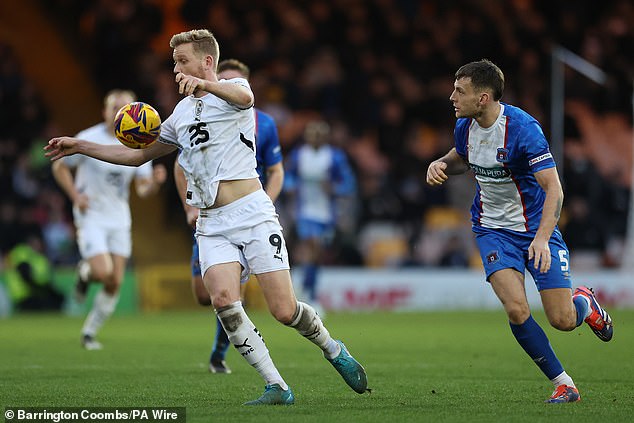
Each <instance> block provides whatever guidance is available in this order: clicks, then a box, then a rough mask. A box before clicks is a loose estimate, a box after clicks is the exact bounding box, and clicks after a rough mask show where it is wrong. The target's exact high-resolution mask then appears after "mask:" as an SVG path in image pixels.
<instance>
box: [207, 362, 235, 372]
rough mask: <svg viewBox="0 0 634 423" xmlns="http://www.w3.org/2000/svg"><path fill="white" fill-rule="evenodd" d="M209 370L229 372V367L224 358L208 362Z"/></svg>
mask: <svg viewBox="0 0 634 423" xmlns="http://www.w3.org/2000/svg"><path fill="white" fill-rule="evenodd" d="M209 371H210V372H211V373H226V374H229V373H231V369H230V368H229V366H227V363H225V361H224V360H212V361H210V362H209Z"/></svg>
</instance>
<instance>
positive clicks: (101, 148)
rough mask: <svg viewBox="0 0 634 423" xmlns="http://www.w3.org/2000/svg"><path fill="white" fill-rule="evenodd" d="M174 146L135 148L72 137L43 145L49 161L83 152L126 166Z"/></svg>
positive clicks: (157, 155)
mask: <svg viewBox="0 0 634 423" xmlns="http://www.w3.org/2000/svg"><path fill="white" fill-rule="evenodd" d="M175 149H176V147H174V146H170V145H167V144H163V143H160V142H155V143H153V144H151V145H150V146H149V147H147V148H144V149H139V150H135V149H132V148H129V147H126V146H124V145H102V144H95V143H93V142H89V141H84V140H80V139H78V138H73V137H56V138H51V139H50V140H49V142H48V144H46V145H45V146H44V150H45V151H46V153H45V154H44V155H45V156H46V157H48V158H50V159H51V161H55V160H59V159H61V158H62V157H65V156H72V155H73V154H83V155H85V156H89V157H93V158H95V159H98V160H102V161H104V162H108V163H113V164H120V165H126V166H140V165H142V164H143V163H145V162H148V161H150V160H153V159H156V158H158V157H161V156H164V155H166V154H169V153H171V152H172V151H174V150H175Z"/></svg>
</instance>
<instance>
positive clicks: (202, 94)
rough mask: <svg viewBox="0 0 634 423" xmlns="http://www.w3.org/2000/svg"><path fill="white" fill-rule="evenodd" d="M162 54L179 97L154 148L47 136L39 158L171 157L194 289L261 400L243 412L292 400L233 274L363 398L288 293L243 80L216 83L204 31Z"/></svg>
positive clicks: (361, 378) (352, 370)
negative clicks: (192, 251) (180, 184)
mask: <svg viewBox="0 0 634 423" xmlns="http://www.w3.org/2000/svg"><path fill="white" fill-rule="evenodd" d="M170 46H171V47H172V48H173V49H174V51H173V57H174V73H175V74H176V77H175V80H176V83H177V85H178V90H179V93H181V94H184V95H185V96H186V97H185V98H183V99H182V100H181V101H180V102H179V103H178V104H177V105H176V107H175V109H174V112H173V113H172V115H171V116H169V117H168V118H167V119H166V120H165V121H164V122H163V125H162V127H161V136H160V138H159V141H160V142H155V143H153V144H151V145H150V146H148V147H147V148H145V149H141V150H133V149H130V148H127V147H125V146H123V145H118V146H117V145H108V146H105V145H99V144H95V143H91V142H87V141H84V140H80V139H77V138H71V137H57V138H52V139H51V140H49V142H48V144H47V146H46V147H45V150H46V151H47V153H46V156H47V157H50V158H51V160H58V159H60V158H62V157H65V156H68V155H72V154H76V153H80V154H84V155H89V156H91V157H95V158H98V159H100V160H104V161H108V162H114V163H118V164H125V165H130V166H139V165H141V164H143V163H145V162H148V161H150V160H153V159H156V158H158V157H161V156H164V155H166V154H170V153H172V152H174V151H175V150H176V149H179V150H180V154H179V156H178V161H179V164H180V165H181V166H182V168H183V170H184V171H185V176H186V179H187V182H188V184H187V193H186V199H187V202H188V204H189V205H190V206H193V207H196V208H198V209H200V212H199V214H198V221H197V223H196V241H197V242H198V246H199V248H200V267H201V272H202V274H203V281H204V284H205V286H206V288H207V290H208V291H209V295H210V297H211V300H212V305H213V307H214V309H215V311H216V314H217V315H218V317H219V318H220V321H221V322H222V326H223V327H224V329H225V331H226V332H227V335H228V336H229V340H230V341H231V343H232V344H233V345H234V346H235V347H236V349H237V350H238V351H239V352H240V354H241V355H242V356H243V357H244V358H245V360H247V362H248V363H249V364H250V365H251V366H252V367H253V368H254V369H256V371H257V372H258V373H259V374H260V376H261V377H262V378H263V379H264V381H265V383H266V386H265V389H264V393H263V394H262V395H261V396H260V397H259V398H257V399H255V400H253V401H249V402H247V403H245V405H273V404H293V403H294V401H295V397H294V395H293V392H292V390H291V388H290V387H289V386H288V385H287V384H286V382H285V381H284V379H283V378H282V376H281V375H280V373H279V371H278V370H277V367H276V366H275V365H274V364H273V360H272V359H271V356H270V354H269V351H268V349H267V347H266V345H265V343H264V340H263V338H262V336H261V335H260V333H259V331H258V329H257V328H256V327H255V325H254V324H253V322H252V321H251V319H249V316H248V315H247V314H246V312H245V310H244V308H243V307H242V303H241V301H240V276H241V273H242V270H243V269H249V270H250V271H251V272H253V273H254V274H255V275H256V276H257V278H258V282H259V283H260V286H261V287H262V292H263V294H264V298H265V299H266V302H267V304H268V306H269V310H270V311H271V314H272V315H273V316H274V317H275V318H276V319H277V320H278V321H279V322H281V323H283V324H285V325H287V326H290V327H292V328H294V329H295V330H297V331H298V332H299V333H300V334H301V335H302V336H304V337H305V338H306V339H308V340H310V341H311V342H312V343H314V344H315V345H317V346H318V347H319V348H320V349H321V350H322V351H323V355H324V357H325V358H326V360H328V362H330V363H331V364H332V365H333V366H334V367H335V369H336V370H337V371H338V372H339V374H340V375H341V376H342V377H343V379H344V381H345V382H346V383H347V384H348V386H350V387H351V388H352V389H353V390H354V391H355V392H357V393H360V394H361V393H364V392H366V391H367V390H368V387H367V376H366V373H365V370H364V369H363V367H362V366H361V365H360V364H359V363H358V362H357V361H356V360H355V359H354V358H353V357H352V356H351V355H350V354H349V353H348V351H347V349H346V348H345V346H344V345H343V343H342V342H341V341H336V340H334V339H333V338H332V337H331V336H330V333H329V332H328V330H327V329H326V328H325V327H324V325H323V323H322V321H321V319H320V318H319V316H318V315H317V313H315V310H313V308H312V307H311V306H310V305H308V304H305V303H302V302H299V301H297V299H296V297H295V293H294V292H293V284H292V282H291V277H290V271H289V261H288V253H287V251H286V243H285V241H284V237H283V235H282V227H281V226H280V224H279V221H278V218H277V213H276V210H275V206H274V205H273V202H272V201H271V198H270V197H269V196H268V195H267V194H266V193H265V192H264V190H263V189H262V184H261V183H260V180H259V178H258V173H257V171H256V169H255V168H256V159H255V116H254V113H253V110H252V107H253V103H254V98H253V92H252V91H251V88H250V87H249V83H248V81H247V80H246V79H242V78H235V79H232V80H229V81H227V80H221V81H219V80H218V77H217V74H216V68H217V63H218V57H219V47H218V43H217V41H216V39H215V37H214V36H213V35H212V34H211V32H209V31H207V30H193V31H188V32H182V33H180V34H176V35H174V36H173V37H172V39H171V40H170Z"/></svg>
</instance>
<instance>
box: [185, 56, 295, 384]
mask: <svg viewBox="0 0 634 423" xmlns="http://www.w3.org/2000/svg"><path fill="white" fill-rule="evenodd" d="M250 73H251V71H250V70H249V67H248V66H247V65H245V64H244V63H242V62H240V61H238V60H236V59H227V60H223V61H221V62H220V63H218V79H227V80H229V79H233V78H244V79H246V80H248V79H249V75H250ZM254 113H255V145H256V148H255V157H256V160H257V171H258V175H259V176H260V182H261V183H262V186H263V187H264V191H265V192H266V193H267V194H268V196H269V197H271V201H273V202H275V200H277V197H278V196H279V194H280V191H281V190H282V184H283V182H284V166H283V165H282V149H281V147H280V140H279V137H278V135H277V127H276V126H275V121H274V120H273V118H272V117H271V116H270V115H268V114H266V113H264V112H263V111H261V110H259V109H257V108H254ZM174 180H175V181H176V187H177V189H178V193H179V195H180V198H181V201H182V202H183V207H184V209H185V214H186V216H187V223H189V224H190V225H191V226H193V227H194V228H195V227H196V220H197V219H198V209H197V208H195V207H192V206H190V205H188V204H187V200H186V198H185V196H186V192H187V180H186V179H185V174H184V173H183V169H182V168H181V167H180V165H179V164H178V161H175V162H174ZM191 268H192V291H193V293H194V296H195V297H196V300H197V301H198V304H200V305H202V306H209V305H211V298H209V292H207V289H206V288H205V285H204V284H203V278H202V275H201V273H200V262H199V251H198V244H197V243H196V240H195V239H194V243H193V246H192V258H191ZM243 273H244V272H243ZM244 278H248V273H246V274H245V275H244V277H243V279H244ZM245 283H246V281H245ZM245 283H242V284H241V290H240V291H241V297H242V298H243V299H244V293H245V292H244V291H245V289H244V288H245V287H246V284H245ZM229 345H230V342H229V338H228V337H227V333H226V332H225V330H224V329H223V327H222V323H220V320H219V319H217V318H216V337H215V339H214V344H213V347H212V350H211V354H210V356H209V371H210V372H212V373H231V369H230V368H229V367H228V366H227V364H226V363H225V356H226V354H227V349H228V348H229Z"/></svg>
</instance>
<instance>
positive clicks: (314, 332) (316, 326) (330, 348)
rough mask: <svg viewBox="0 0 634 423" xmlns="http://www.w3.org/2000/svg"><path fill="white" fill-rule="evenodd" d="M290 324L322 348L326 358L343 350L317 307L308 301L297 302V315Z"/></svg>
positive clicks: (334, 355) (331, 357) (333, 356)
mask: <svg viewBox="0 0 634 423" xmlns="http://www.w3.org/2000/svg"><path fill="white" fill-rule="evenodd" d="M288 326H290V327H292V328H295V330H297V332H299V333H300V334H301V335H302V336H303V337H304V338H306V339H308V340H309V341H310V342H312V343H313V344H315V345H317V346H318V347H319V348H321V349H322V350H323V351H324V356H325V357H326V358H329V359H333V358H335V357H336V356H338V355H339V353H340V352H341V347H340V346H339V344H337V343H336V342H335V340H334V339H332V337H331V336H330V333H329V332H328V329H326V327H325V326H324V324H323V322H322V321H321V319H320V318H319V315H317V313H316V312H315V309H314V308H312V307H311V306H309V305H308V304H306V303H302V302H301V301H298V302H297V310H296V311H295V316H294V318H293V321H292V322H291V323H289V324H288Z"/></svg>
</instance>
